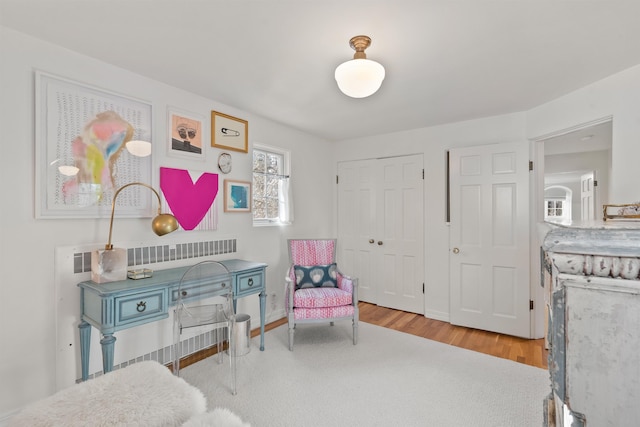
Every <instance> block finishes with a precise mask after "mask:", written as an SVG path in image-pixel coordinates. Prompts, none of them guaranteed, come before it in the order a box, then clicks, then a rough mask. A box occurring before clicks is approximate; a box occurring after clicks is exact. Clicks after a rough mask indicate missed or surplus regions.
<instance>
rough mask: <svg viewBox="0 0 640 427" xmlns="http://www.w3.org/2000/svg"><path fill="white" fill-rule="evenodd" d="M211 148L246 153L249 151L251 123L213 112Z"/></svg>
mask: <svg viewBox="0 0 640 427" xmlns="http://www.w3.org/2000/svg"><path fill="white" fill-rule="evenodd" d="M211 146H212V147H215V148H222V149H227V150H235V151H241V152H243V153H246V152H248V151H249V123H248V122H247V121H246V120H242V119H239V118H237V117H232V116H229V115H227V114H222V113H219V112H217V111H212V112H211Z"/></svg>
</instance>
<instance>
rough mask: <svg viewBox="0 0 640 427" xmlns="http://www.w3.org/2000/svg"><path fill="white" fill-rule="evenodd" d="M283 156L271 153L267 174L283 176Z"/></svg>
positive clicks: (268, 157) (268, 156)
mask: <svg viewBox="0 0 640 427" xmlns="http://www.w3.org/2000/svg"><path fill="white" fill-rule="evenodd" d="M281 159H282V156H280V155H278V154H273V153H269V154H268V155H267V173H270V174H274V175H281V174H282V170H281V166H280V165H281V164H282V160H281Z"/></svg>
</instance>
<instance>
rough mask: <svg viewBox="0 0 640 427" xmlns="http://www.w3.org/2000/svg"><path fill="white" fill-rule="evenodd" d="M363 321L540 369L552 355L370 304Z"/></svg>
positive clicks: (536, 346)
mask: <svg viewBox="0 0 640 427" xmlns="http://www.w3.org/2000/svg"><path fill="white" fill-rule="evenodd" d="M358 307H359V308H360V321H361V322H366V323H371V324H373V325H378V326H382V327H385V328H390V329H395V330H396V331H400V332H406V333H408V334H413V335H417V336H419V337H423V338H428V339H430V340H434V341H439V342H442V343H445V344H449V345H455V346H456V347H462V348H466V349H468V350H473V351H478V352H480V353H485V354H490V355H492V356H497V357H502V358H503V359H509V360H513V361H516V362H520V363H524V364H525V365H531V366H535V367H538V368H543V369H547V366H548V365H547V355H548V351H547V350H546V349H545V348H544V339H538V340H529V339H525V338H518V337H512V336H509V335H503V334H498V333H495V332H487V331H481V330H479V329H470V328H464V327H462V326H454V325H451V324H450V323H447V322H442V321H439V320H433V319H427V318H426V317H424V316H423V315H420V314H415V313H408V312H406V311H400V310H393V309H391V308H385V307H380V306H377V305H375V304H369V303H367V302H360V303H359V304H358ZM286 323H287V318H286V317H285V318H282V319H280V320H276V321H275V322H271V323H269V324H267V325H265V331H269V330H271V329H274V328H277V327H278V326H280V325H284V324H286ZM258 335H260V328H255V329H253V330H252V331H251V336H252V337H255V336H258ZM215 352H216V351H215V347H214V348H211V349H208V350H203V351H200V352H198V353H196V354H194V355H191V356H188V357H187V358H185V359H183V360H182V362H181V364H180V366H182V367H186V366H188V365H190V364H192V363H195V362H197V361H198V360H202V359H204V358H205V357H209V356H211V355H213V354H215Z"/></svg>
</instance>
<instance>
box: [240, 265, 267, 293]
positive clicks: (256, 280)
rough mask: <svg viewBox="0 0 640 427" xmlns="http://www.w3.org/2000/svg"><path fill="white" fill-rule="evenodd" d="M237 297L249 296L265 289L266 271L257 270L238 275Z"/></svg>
mask: <svg viewBox="0 0 640 427" xmlns="http://www.w3.org/2000/svg"><path fill="white" fill-rule="evenodd" d="M237 281H238V292H237V294H238V295H237V296H242V295H248V294H252V293H255V292H259V291H261V290H263V289H264V271H263V270H256V271H252V272H248V273H243V274H238V278H237Z"/></svg>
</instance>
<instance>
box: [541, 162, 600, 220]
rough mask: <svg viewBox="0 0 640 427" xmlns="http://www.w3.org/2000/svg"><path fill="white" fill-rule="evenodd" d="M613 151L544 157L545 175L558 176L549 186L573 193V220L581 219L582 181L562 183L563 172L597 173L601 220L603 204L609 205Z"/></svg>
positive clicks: (597, 207) (598, 208)
mask: <svg viewBox="0 0 640 427" xmlns="http://www.w3.org/2000/svg"><path fill="white" fill-rule="evenodd" d="M610 162H611V151H609V150H599V151H589V152H583V153H571V154H554V155H550V156H545V157H544V173H545V176H546V175H549V174H557V175H555V176H554V179H553V183H552V184H551V183H550V184H548V185H546V186H549V185H564V186H566V187H569V188H570V189H571V190H572V191H573V203H572V205H573V208H572V212H571V213H572V215H571V216H572V218H573V219H574V220H579V219H580V217H581V202H580V180H579V178H578V179H575V178H573V181H570V180H567V181H562V174H563V172H573V171H584V172H587V171H595V176H596V181H598V187H597V190H596V199H595V206H596V218H600V217H601V216H602V215H601V212H602V204H603V203H609V202H608V199H609V184H610V180H611V179H610V175H611V171H610V167H609V164H610Z"/></svg>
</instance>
